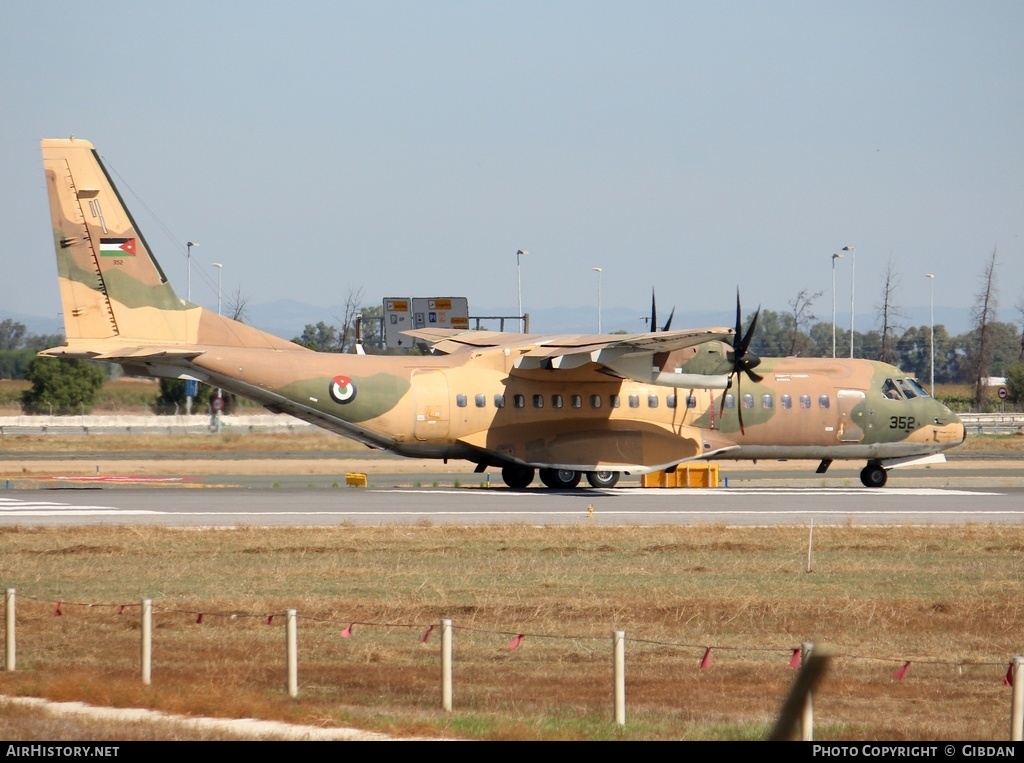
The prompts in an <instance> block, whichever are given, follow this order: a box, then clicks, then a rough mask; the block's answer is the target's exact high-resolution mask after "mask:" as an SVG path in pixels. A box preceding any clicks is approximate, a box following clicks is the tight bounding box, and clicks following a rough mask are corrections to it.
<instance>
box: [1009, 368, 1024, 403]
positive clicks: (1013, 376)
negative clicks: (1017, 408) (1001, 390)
mask: <svg viewBox="0 0 1024 763" xmlns="http://www.w3.org/2000/svg"><path fill="white" fill-rule="evenodd" d="M1006 387H1007V389H1008V390H1009V391H1010V402H1013V403H1024V362H1020V361H1018V362H1016V363H1010V364H1009V365H1008V366H1007V367H1006Z"/></svg>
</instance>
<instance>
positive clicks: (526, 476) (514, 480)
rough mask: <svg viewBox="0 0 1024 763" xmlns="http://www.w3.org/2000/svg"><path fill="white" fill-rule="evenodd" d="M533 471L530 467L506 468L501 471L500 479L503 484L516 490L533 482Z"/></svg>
mask: <svg viewBox="0 0 1024 763" xmlns="http://www.w3.org/2000/svg"><path fill="white" fill-rule="evenodd" d="M533 475H534V469H533V467H532V466H506V467H504V468H503V469H502V470H501V478H502V479H503V480H504V481H505V484H506V485H508V486H509V487H511V488H515V489H516V490H522V489H523V488H524V487H529V486H530V483H531V482H533Z"/></svg>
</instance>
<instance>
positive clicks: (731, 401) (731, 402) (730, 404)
mask: <svg viewBox="0 0 1024 763" xmlns="http://www.w3.org/2000/svg"><path fill="white" fill-rule="evenodd" d="M725 407H726V408H735V407H736V398H734V397H733V396H732V393H729V394H728V395H726V396H725Z"/></svg>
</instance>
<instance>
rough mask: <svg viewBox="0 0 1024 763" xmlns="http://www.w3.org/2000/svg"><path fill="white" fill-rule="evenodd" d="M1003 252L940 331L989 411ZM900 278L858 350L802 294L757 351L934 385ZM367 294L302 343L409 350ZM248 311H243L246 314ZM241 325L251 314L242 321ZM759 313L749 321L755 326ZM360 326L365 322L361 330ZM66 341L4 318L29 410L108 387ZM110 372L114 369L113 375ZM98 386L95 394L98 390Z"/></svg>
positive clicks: (167, 400) (940, 343)
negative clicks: (388, 337) (877, 363)
mask: <svg viewBox="0 0 1024 763" xmlns="http://www.w3.org/2000/svg"><path fill="white" fill-rule="evenodd" d="M997 264H998V263H997V259H996V252H995V251H993V252H992V254H991V256H990V257H989V259H988V260H987V261H986V264H985V267H984V270H983V273H982V276H981V278H980V287H979V291H978V293H977V297H976V302H975V306H974V308H973V310H972V326H971V328H970V329H969V330H968V331H966V332H964V333H962V334H957V335H952V334H950V333H949V332H948V331H947V330H946V327H945V326H944V325H942V324H938V325H936V326H935V327H934V373H935V383H936V384H942V385H951V384H958V385H969V386H971V387H972V388H973V395H972V397H973V400H972V401H969V402H972V403H973V405H974V406H975V407H976V408H977V409H979V410H980V409H981V408H982V407H983V406H984V405H985V403H986V400H987V398H988V397H989V396H990V395H989V388H988V386H987V385H986V384H985V381H986V380H987V379H988V378H989V377H992V376H1002V377H1006V379H1007V382H1008V384H1007V386H1008V388H1009V392H1010V396H1009V399H1010V401H1011V402H1017V403H1024V300H1022V301H1021V303H1019V304H1018V305H1017V311H1018V313H1019V314H1020V323H1017V324H1015V323H1008V322H1002V321H997V320H995V317H996V307H997V303H998V279H997V277H996V272H997V270H996V268H997ZM898 286H899V275H898V273H897V272H896V269H895V267H894V265H893V263H892V262H891V261H890V263H889V265H888V267H887V269H886V272H885V274H884V279H883V289H882V294H881V297H880V301H879V303H878V304H877V305H876V309H877V321H876V327H875V328H873V329H871V330H869V331H855V332H853V343H852V353H851V337H850V332H849V331H848V330H845V329H841V328H839V327H836V328H835V335H834V339H833V325H832V323H831V322H826V321H819V320H817V316H816V315H815V314H814V311H813V309H814V303H815V301H816V300H817V299H818V298H820V297H821V295H822V294H823V292H810V291H809V290H807V289H804V290H801V291H800V292H798V293H797V295H796V296H795V297H794V298H793V299H792V300H790V302H789V304H788V309H787V310H785V311H774V310H769V309H765V310H761V311H760V313H759V314H758V324H757V331H756V332H755V335H754V339H753V343H752V345H751V350H752V351H753V352H754V353H755V354H757V355H761V356H765V357H777V356H803V357H815V358H828V357H832V355H833V347H834V348H835V349H834V352H835V355H836V356H837V357H840V358H844V357H850V356H851V354H852V356H853V357H856V358H867V359H872V360H881V361H884V362H887V363H890V364H892V365H894V366H897V367H898V368H900V369H902V370H903V372H904V373H906V374H908V375H909V376H913V377H916V378H917V379H918V380H919V381H920V382H922V384H923V385H924V386H925V387H926V388H927V387H928V385H929V383H930V381H931V375H932V368H933V365H932V364H933V356H932V331H933V329H932V327H931V326H930V325H926V326H909V327H902V326H900V323H899V321H900V319H901V317H902V311H901V309H900V307H899V305H898V303H897V301H896V294H897V290H898ZM362 302H363V292H362V290H361V289H353V290H351V291H350V292H349V294H348V297H347V298H346V302H345V305H344V308H343V314H342V315H340V316H336V317H335V323H328V322H326V321H319V322H318V323H315V324H312V323H310V324H306V326H305V328H304V329H303V331H302V333H301V334H300V335H299V336H297V337H295V338H294V339H293V340H292V341H294V342H295V343H296V344H300V345H302V346H304V347H307V348H309V349H311V350H316V351H318V352H353V351H354V350H355V345H356V343H357V333H359V334H360V335H361V338H362V344H363V348H364V350H365V351H366V352H367V353H369V354H375V353H385V352H388V353H394V352H403V351H396V350H386V349H385V348H384V346H383V337H382V335H381V328H382V324H381V316H382V314H383V313H382V307H381V306H380V305H374V306H367V305H363V304H362ZM237 312H238V313H240V312H241V311H237ZM237 317H238V318H239V319H240V318H241V317H242V316H241V315H240V314H238V315H237ZM753 318H754V314H750V315H748V316H747V325H749V324H750V321H752V320H753ZM357 325H360V326H361V329H360V331H359V332H357V329H356V327H357ZM63 342H64V337H63V336H61V335H59V334H58V335H36V334H30V333H28V332H27V330H26V327H25V326H24V325H23V324H21V323H18V322H16V321H12V320H10V319H7V320H4V321H2V322H0V379H22V378H24V379H29V380H30V381H32V383H33V388H32V389H31V390H29V391H28V392H26V393H25V398H24V400H23V406H24V408H25V410H26V411H27V412H37V413H46V412H48V411H51V410H52V411H54V412H57V413H80V412H82V411H84V410H85V409H87V408H89V407H90V406H91V405H92V400H93V397H94V395H95V391H96V390H98V389H99V387H100V386H101V385H102V382H103V379H104V378H105V373H104V371H103V370H102V368H101V367H100V366H98V365H97V364H94V363H87V362H84V361H64V360H60V361H58V360H53V359H49V358H38V357H36V353H37V352H38V350H40V349H44V348H47V347H54V346H57V345H60V344H62V343H63ZM109 372H110V371H109V369H108V373H109ZM183 389H184V384H183V383H182V382H174V381H169V382H166V383H162V384H161V397H160V400H159V402H158V407H159V408H161V409H163V410H170V409H172V408H173V409H174V410H177V403H183V402H184V392H183ZM90 390H91V391H90Z"/></svg>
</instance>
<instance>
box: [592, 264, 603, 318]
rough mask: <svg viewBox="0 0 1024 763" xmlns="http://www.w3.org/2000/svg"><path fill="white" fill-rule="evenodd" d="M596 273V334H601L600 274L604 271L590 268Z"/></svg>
mask: <svg viewBox="0 0 1024 763" xmlns="http://www.w3.org/2000/svg"><path fill="white" fill-rule="evenodd" d="M591 270H593V271H594V272H595V273H597V333H598V334H600V333H601V273H603V272H604V271H603V270H602V269H601V268H591Z"/></svg>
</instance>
